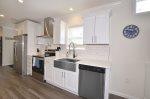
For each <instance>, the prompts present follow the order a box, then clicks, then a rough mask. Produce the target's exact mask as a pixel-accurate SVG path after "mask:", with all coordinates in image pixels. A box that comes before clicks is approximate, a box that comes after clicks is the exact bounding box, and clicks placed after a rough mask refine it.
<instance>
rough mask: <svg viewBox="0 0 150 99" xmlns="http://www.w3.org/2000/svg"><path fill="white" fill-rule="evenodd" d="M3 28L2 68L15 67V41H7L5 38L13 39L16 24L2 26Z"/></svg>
mask: <svg viewBox="0 0 150 99" xmlns="http://www.w3.org/2000/svg"><path fill="white" fill-rule="evenodd" d="M0 25H1V26H2V37H3V41H2V42H3V45H2V46H3V48H2V66H7V65H13V53H14V49H13V41H12V40H6V39H5V37H11V38H12V37H13V36H14V35H15V32H16V31H15V29H14V26H15V25H14V24H12V23H9V24H0Z"/></svg>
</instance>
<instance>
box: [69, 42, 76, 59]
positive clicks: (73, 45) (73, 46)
mask: <svg viewBox="0 0 150 99" xmlns="http://www.w3.org/2000/svg"><path fill="white" fill-rule="evenodd" d="M71 45H72V49H73V58H75V57H76V55H75V44H74V43H73V42H70V43H69V54H70V52H71V49H70V47H71Z"/></svg>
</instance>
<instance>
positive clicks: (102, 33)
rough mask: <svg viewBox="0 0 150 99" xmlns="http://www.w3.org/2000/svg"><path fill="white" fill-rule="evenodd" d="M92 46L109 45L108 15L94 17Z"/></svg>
mask: <svg viewBox="0 0 150 99" xmlns="http://www.w3.org/2000/svg"><path fill="white" fill-rule="evenodd" d="M94 44H109V15H108V14H102V15H97V16H96V21H95V35H94Z"/></svg>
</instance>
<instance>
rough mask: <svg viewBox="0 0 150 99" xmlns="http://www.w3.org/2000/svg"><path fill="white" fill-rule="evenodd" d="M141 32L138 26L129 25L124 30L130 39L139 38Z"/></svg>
mask: <svg viewBox="0 0 150 99" xmlns="http://www.w3.org/2000/svg"><path fill="white" fill-rule="evenodd" d="M139 32H140V30H139V28H138V26H136V25H128V26H126V27H125V28H124V29H123V35H124V36H125V37H126V38H129V39H132V38H135V37H137V36H138V34H139Z"/></svg>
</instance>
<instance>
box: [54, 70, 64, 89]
mask: <svg viewBox="0 0 150 99" xmlns="http://www.w3.org/2000/svg"><path fill="white" fill-rule="evenodd" d="M53 74H54V84H55V85H57V86H59V87H64V70H61V69H58V68H54V70H53Z"/></svg>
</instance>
